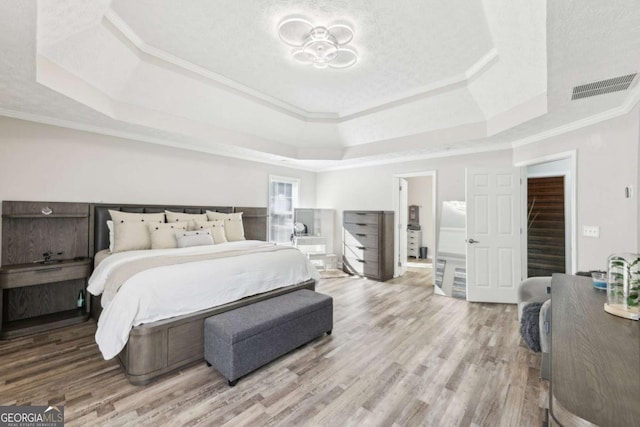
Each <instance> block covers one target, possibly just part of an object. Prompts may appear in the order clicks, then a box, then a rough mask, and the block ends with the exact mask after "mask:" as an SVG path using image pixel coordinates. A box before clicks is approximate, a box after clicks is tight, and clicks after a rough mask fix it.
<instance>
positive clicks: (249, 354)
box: [204, 289, 333, 386]
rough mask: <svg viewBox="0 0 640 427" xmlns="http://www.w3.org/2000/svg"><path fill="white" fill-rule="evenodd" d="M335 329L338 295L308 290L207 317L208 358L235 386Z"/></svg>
mask: <svg viewBox="0 0 640 427" xmlns="http://www.w3.org/2000/svg"><path fill="white" fill-rule="evenodd" d="M332 328H333V299H332V298H331V297H330V296H327V295H323V294H319V293H317V292H313V291H310V290H308V289H303V290H300V291H295V292H291V293H288V294H285V295H280V296H277V297H274V298H270V299H267V300H264V301H260V302H257V303H255V304H251V305H247V306H244V307H241V308H238V309H236V310H232V311H227V312H225V313H221V314H218V315H215V316H211V317H209V318H207V319H206V320H205V321H204V358H205V360H206V361H207V363H208V364H209V365H213V366H214V367H215V368H216V369H217V370H218V371H219V372H220V373H221V374H222V375H224V377H225V378H227V380H228V381H229V385H231V386H233V385H235V383H236V381H237V379H238V378H240V377H242V376H243V375H246V374H248V373H249V372H251V371H254V370H256V369H258V368H259V367H261V366H263V365H266V364H267V363H269V362H271V361H272V360H275V359H277V358H278V357H280V356H282V355H284V354H286V353H288V352H290V351H291V350H294V349H295V348H297V347H299V346H301V345H303V344H305V343H307V342H309V341H311V340H313V339H314V338H317V337H319V336H321V335H322V334H324V333H325V332H326V333H327V334H331V330H332Z"/></svg>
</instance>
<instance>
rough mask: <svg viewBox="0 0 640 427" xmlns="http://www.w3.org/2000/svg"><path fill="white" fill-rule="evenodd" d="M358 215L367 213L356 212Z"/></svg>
mask: <svg viewBox="0 0 640 427" xmlns="http://www.w3.org/2000/svg"><path fill="white" fill-rule="evenodd" d="M356 215H366V213H364V212H356Z"/></svg>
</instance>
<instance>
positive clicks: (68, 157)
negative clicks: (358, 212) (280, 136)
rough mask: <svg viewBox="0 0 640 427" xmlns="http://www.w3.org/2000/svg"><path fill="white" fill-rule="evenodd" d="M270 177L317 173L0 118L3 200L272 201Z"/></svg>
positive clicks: (308, 200) (308, 190) (305, 198)
mask: <svg viewBox="0 0 640 427" xmlns="http://www.w3.org/2000/svg"><path fill="white" fill-rule="evenodd" d="M269 174H275V175H279V176H287V177H293V178H298V179H300V207H313V206H314V205H315V199H316V194H315V191H316V176H315V173H312V172H305V171H300V170H296V169H290V168H283V167H278V166H272V165H267V164H263V163H256V162H249V161H245V160H240V159H232V158H227V157H220V156H214V155H209V154H203V153H196V152H193V151H188V150H181V149H176V148H171V147H164V146H160V145H156V144H149V143H144V142H138V141H132V140H127V139H120V138H115V137H111V136H104V135H97V134H93V133H89V132H81V131H76V130H71V129H64V128H59V127H56V126H49V125H43V124H38V123H32V122H27V121H22V120H16V119H10V118H6V117H0V200H41V201H65V202H75V201H78V202H105V203H148V204H156V203H157V204H164V203H166V204H178V205H179V204H190V205H200V204H203V205H227V206H228V205H231V206H260V207H266V206H267V205H268V195H269Z"/></svg>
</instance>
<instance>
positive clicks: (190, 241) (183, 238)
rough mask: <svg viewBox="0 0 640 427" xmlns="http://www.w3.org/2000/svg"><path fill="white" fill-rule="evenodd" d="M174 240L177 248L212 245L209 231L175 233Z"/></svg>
mask: <svg viewBox="0 0 640 427" xmlns="http://www.w3.org/2000/svg"><path fill="white" fill-rule="evenodd" d="M176 240H177V241H178V247H179V248H189V247H191V246H206V245H213V236H212V235H211V230H210V229H204V230H196V231H176Z"/></svg>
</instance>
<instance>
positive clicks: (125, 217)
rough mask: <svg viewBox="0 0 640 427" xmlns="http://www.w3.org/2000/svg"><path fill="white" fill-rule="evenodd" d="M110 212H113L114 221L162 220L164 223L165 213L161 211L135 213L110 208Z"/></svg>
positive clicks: (148, 221)
mask: <svg viewBox="0 0 640 427" xmlns="http://www.w3.org/2000/svg"><path fill="white" fill-rule="evenodd" d="M109 214H111V219H112V220H113V223H114V224H115V223H118V222H120V223H122V222H146V223H150V222H154V223H157V222H160V223H164V214H163V213H162V212H160V213H133V212H120V211H114V210H111V209H110V210H109Z"/></svg>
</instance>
